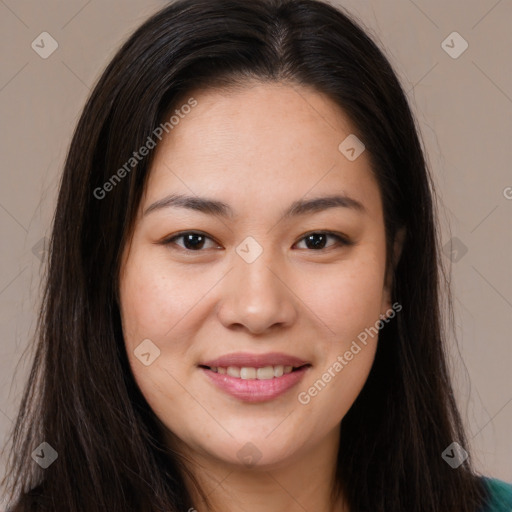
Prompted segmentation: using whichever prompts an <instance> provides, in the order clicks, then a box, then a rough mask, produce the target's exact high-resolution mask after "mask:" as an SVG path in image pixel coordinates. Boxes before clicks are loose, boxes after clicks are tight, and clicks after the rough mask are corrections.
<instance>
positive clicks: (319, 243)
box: [306, 233, 326, 249]
mask: <svg viewBox="0 0 512 512" xmlns="http://www.w3.org/2000/svg"><path fill="white" fill-rule="evenodd" d="M319 237H322V240H321V241H318V240H317V241H314V239H315V238H319ZM325 238H326V235H325V234H323V233H314V234H312V235H308V237H307V238H306V245H308V247H309V248H310V249H311V248H313V249H323V246H324V245H325ZM310 241H312V242H313V243H312V244H311V246H309V244H308V242H310Z"/></svg>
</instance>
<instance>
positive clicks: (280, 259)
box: [120, 82, 401, 512]
mask: <svg viewBox="0 0 512 512" xmlns="http://www.w3.org/2000/svg"><path fill="white" fill-rule="evenodd" d="M191 96H193V97H194V98H195V99H196V100H197V102H198V104H197V106H196V107H195V108H193V109H192V111H191V112H190V113H189V114H187V115H186V116H185V117H184V118H183V119H182V120H181V121H180V123H179V125H177V126H176V127H175V128H174V129H173V130H172V131H171V132H170V133H169V134H168V135H167V136H166V138H164V139H163V141H162V143H161V144H160V145H159V146H158V147H157V149H156V150H155V151H156V154H155V159H154V161H153V163H152V167H151V170H150V176H149V180H148V183H147V188H146V190H145V193H144V196H143V199H142V201H141V205H140V211H139V215H138V218H137V221H136V224H135V228H134V232H133V238H132V240H131V244H129V245H128V246H127V247H126V249H125V251H124V255H123V261H122V268H121V280H120V300H121V314H122V322H123V331H124V335H125V343H126V349H127V353H128V357H129V360H130V365H131V368H132V371H133V375H134V377H135V379H136V382H137V384H138V386H139V387H140V389H141V391H142V393H143V395H144V396H145V398H146V400H147V401H148V403H149V405H150V406H151V408H152V409H153V410H154V412H155V414H156V415H157V416H158V418H159V419H160V420H161V422H162V424H163V425H164V428H165V436H166V439H167V440H168V443H169V447H172V448H173V449H175V450H177V451H178V452H180V453H183V454H184V456H185V457H186V459H187V462H186V463H187V465H188V467H189V468H190V470H191V471H192V473H193V474H195V475H196V477H197V478H198V480H199V483H200V485H201V486H202V487H203V488H204V489H205V491H206V492H207V494H209V500H211V503H212V504H213V509H217V510H224V511H228V512H229V511H235V510H237V511H239V510H243V511H247V512H251V511H261V510H266V511H271V512H278V511H289V512H295V511H301V512H303V511H304V510H315V511H319V512H322V511H325V512H327V511H330V510H334V509H335V508H334V504H333V503H331V502H330V500H329V493H330V490H331V488H332V486H333V483H334V470H335V462H336V454H337V451H338V447H339V440H338V437H339V435H338V434H339V426H340V422H341V420H342V418H343V416H344V415H345V414H346V412H347V411H348V409H349V408H350V406H351V405H352V403H353V402H354V400H355V399H356V398H357V396H358V394H359V392H360V391H361V389H362V387H363V385H364V383H365V381H366V379H367V377H368V374H369V371H370V369H371V366H372V363H373V360H374V355H375V350H376V343H377V336H374V337H373V338H372V337H369V338H368V343H367V345H366V346H364V345H362V344H361V343H359V345H360V346H361V348H362V350H361V351H360V352H359V353H357V355H355V356H354V357H353V359H352V360H351V361H350V362H348V364H347V365H346V366H344V367H343V369H342V370H341V371H339V372H337V373H336V372H335V377H334V378H332V379H331V380H330V382H329V383H327V384H326V386H325V387H324V388H323V389H322V390H321V391H320V392H318V393H317V394H316V396H314V397H312V398H311V400H310V401H309V403H307V404H301V403H300V402H299V401H298V394H299V393H300V392H303V391H307V390H308V388H310V387H311V386H312V385H313V383H314V382H315V381H317V380H318V379H320V378H322V374H324V373H325V372H326V371H327V369H328V368H329V367H332V366H333V363H335V362H336V361H337V357H338V356H339V355H342V356H343V354H344V353H345V352H346V351H347V350H348V349H349V348H350V346H351V344H352V342H353V341H354V340H356V339H357V336H358V335H359V334H360V333H361V332H363V331H364V330H365V328H368V327H370V326H374V325H375V323H376V322H378V320H379V318H381V315H389V312H390V311H391V300H390V285H391V276H390V275H389V274H388V275H386V271H385V270H386V269H385V261H386V254H385V250H386V247H385V231H384V219H383V211H382V203H381V197H380V191H379V187H378V185H377V182H376V181H375V179H374V176H373V174H372V172H371V170H370V162H369V159H368V154H367V152H363V153H362V154H361V155H360V156H359V157H358V158H357V159H356V160H355V161H349V160H348V159H347V158H346V157H345V156H344V155H343V154H342V153H341V152H340V151H339V150H338V146H339V144H340V143H341V142H342V141H343V140H344V139H345V138H346V137H347V136H348V135H349V134H352V133H354V132H355V129H354V127H353V126H352V124H351V122H350V120H349V118H348V117H347V116H346V115H345V114H344V112H343V111H342V110H341V109H340V108H339V107H338V106H337V105H336V104H335V103H333V102H332V101H331V100H330V99H328V98H327V97H325V96H323V95H322V94H320V93H318V92H316V91H315V90H313V89H309V88H306V87H304V86H298V85H293V86H292V85H289V84H284V83H279V84H276V83H273V84H269V83H259V82H254V83H248V84H247V86H246V87H244V88H243V89H242V90H237V91H229V92H227V91H220V90H207V91H204V90H202V91H194V94H191ZM171 193H175V194H187V195H193V196H201V197H208V198H211V199H216V200H221V201H224V202H225V203H228V204H229V205H230V206H231V207H232V208H233V210H234V211H235V213H236V216H235V217H233V218H219V217H215V216H213V215H208V214H205V213H202V212H198V211H193V210H188V209H184V208H178V207H169V208H162V209H157V210H154V211H152V212H150V213H148V214H146V215H144V214H143V212H144V211H145V210H146V209H147V208H148V207H149V206H150V205H152V204H153V203H155V202H156V201H158V200H161V199H162V198H164V197H166V196H167V195H168V194H171ZM333 193H340V194H341V193H344V194H346V195H348V196H350V197H351V198H354V199H356V200H357V201H359V202H360V203H362V205H363V206H364V208H365V211H364V212H359V211H357V210H355V209H350V208H345V207H337V208H330V209H325V210H323V211H321V212H315V213H307V214H304V215H301V216H297V217H292V218H288V219H281V220H280V217H281V212H282V211H283V210H284V209H285V208H286V207H288V206H289V205H290V204H291V203H292V202H293V201H295V200H298V199H311V198H313V197H321V196H326V195H331V194H333ZM191 230H192V231H200V232H203V233H204V234H206V235H207V237H209V238H206V239H205V241H204V245H203V246H202V247H200V248H199V249H196V250H194V249H190V248H189V249H186V248H185V247H187V246H186V245H185V243H186V240H184V238H179V239H177V240H175V241H174V243H171V244H168V245H165V244H160V243H159V242H161V241H162V240H164V239H166V238H169V237H170V236H171V235H173V234H175V233H179V232H183V231H191ZM322 231H334V232H338V233H340V234H344V235H346V236H347V237H348V238H349V239H350V240H352V241H353V242H354V244H353V245H342V244H341V243H339V242H338V241H337V239H336V238H333V237H331V236H329V237H328V238H327V239H326V240H325V242H324V244H325V245H324V246H321V247H324V248H321V249H315V248H314V247H312V246H311V245H309V246H308V245H307V243H306V242H307V241H306V239H305V238H304V237H305V235H307V234H309V233H310V232H315V233H317V232H322ZM248 236H251V237H253V238H254V239H255V240H256V241H257V242H258V243H259V244H260V246H261V247H262V249H263V252H262V254H261V255H260V256H259V257H258V258H257V259H256V260H255V261H254V262H252V263H248V262H246V261H245V260H244V259H243V258H241V257H240V256H239V254H238V253H237V252H236V248H237V247H238V246H239V245H240V244H241V242H242V241H244V240H245V239H246V237H248ZM189 247H190V246H189ZM395 250H396V251H400V250H401V248H400V247H398V248H396V247H395ZM144 339H150V340H151V341H152V343H154V344H155V345H156V346H157V347H158V348H159V350H160V355H159V357H157V358H156V359H155V360H154V362H152V364H150V365H149V366H145V365H144V364H141V362H140V360H139V359H138V358H137V357H135V355H134V350H135V349H136V347H137V346H138V345H139V344H140V343H141V341H142V340H144ZM238 351H243V352H250V353H253V354H262V353H268V352H284V353H287V354H291V355H295V356H298V357H301V358H303V359H304V360H307V361H309V362H310V363H311V367H310V368H309V369H308V370H307V372H306V374H305V375H304V378H303V379H302V381H301V382H300V383H299V384H298V385H297V386H295V387H294V388H292V389H291V390H289V391H287V392H286V393H285V394H284V395H281V396H280V397H278V398H276V399H273V400H270V401H267V402H262V403H247V402H243V401H240V400H238V399H236V398H234V397H232V396H230V395H228V394H226V393H225V392H223V391H221V390H219V389H218V388H217V387H216V386H214V385H213V384H212V383H211V382H210V380H209V379H208V378H207V377H206V375H205V374H204V372H203V371H202V370H201V369H199V368H198V366H197V365H198V364H199V363H200V362H204V361H205V360H207V359H212V358H215V357H218V356H221V355H224V354H228V353H232V352H238ZM249 442H250V443H252V444H253V445H254V446H255V447H256V449H257V452H256V451H254V453H255V454H256V453H258V456H259V457H260V458H259V459H258V460H257V461H256V460H255V463H254V464H253V465H252V466H251V467H247V466H246V465H245V464H244V463H243V461H242V460H241V459H240V458H239V456H238V455H237V452H238V451H239V450H240V449H241V448H242V447H244V445H246V443H249ZM253 450H254V449H253ZM256 458H257V456H256V455H255V459H256ZM189 485H190V492H191V493H192V496H193V497H194V499H195V501H194V503H193V504H191V507H192V506H195V507H196V508H197V509H198V510H205V507H204V506H203V504H202V503H201V502H200V498H199V496H198V494H197V493H196V491H195V490H194V489H193V487H192V485H191V484H190V483H189ZM335 505H336V506H337V507H338V508H337V510H348V508H346V505H344V504H343V499H342V497H341V498H340V499H339V501H338V502H337V503H336V504H335Z"/></svg>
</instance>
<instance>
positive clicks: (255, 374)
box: [200, 363, 311, 380]
mask: <svg viewBox="0 0 512 512" xmlns="http://www.w3.org/2000/svg"><path fill="white" fill-rule="evenodd" d="M309 366H311V364H309V363H308V364H303V365H301V366H289V365H286V366H285V365H275V366H270V365H268V366H262V367H259V368H255V367H251V366H242V367H240V366H227V367H226V366H205V365H200V368H204V369H206V370H210V371H212V372H214V373H218V374H220V375H228V376H230V377H234V378H237V379H241V380H271V379H275V378H279V377H282V376H283V375H286V374H288V373H293V372H295V371H298V370H301V369H305V368H306V367H309Z"/></svg>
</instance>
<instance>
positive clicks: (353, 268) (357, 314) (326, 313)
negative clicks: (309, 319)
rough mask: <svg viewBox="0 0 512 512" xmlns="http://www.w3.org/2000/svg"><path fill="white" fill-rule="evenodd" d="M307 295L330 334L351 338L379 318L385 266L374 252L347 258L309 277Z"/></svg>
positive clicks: (308, 301)
mask: <svg viewBox="0 0 512 512" xmlns="http://www.w3.org/2000/svg"><path fill="white" fill-rule="evenodd" d="M303 294H304V295H303V296H304V297H305V298H306V300H305V302H307V304H308V306H310V308H311V309H312V310H313V311H314V312H315V313H316V314H317V316H318V318H320V319H321V320H322V321H323V324H324V325H325V326H327V327H328V328H329V329H328V330H327V333H328V334H329V337H332V336H334V337H336V338H338V339H340V340H347V339H348V338H349V337H351V336H357V334H358V333H359V332H361V331H362V330H364V328H366V327H368V326H369V325H373V324H374V323H375V321H376V320H378V318H379V313H380V309H381V302H382V294H383V266H382V264H381V262H380V260H378V259H377V258H375V257H372V255H371V254H370V255H369V256H368V257H366V258H364V259H363V258H359V259H358V258H354V259H353V260H351V261H346V262H343V263H342V264H340V265H339V268H338V269H335V270H333V269H329V270H328V271H326V272H325V274H318V273H316V274H314V275H312V274H310V275H308V276H307V277H305V280H304V291H303Z"/></svg>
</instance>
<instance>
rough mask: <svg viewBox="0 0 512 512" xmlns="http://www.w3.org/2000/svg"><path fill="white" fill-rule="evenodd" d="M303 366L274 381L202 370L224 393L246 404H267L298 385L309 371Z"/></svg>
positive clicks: (206, 369) (275, 378)
mask: <svg viewBox="0 0 512 512" xmlns="http://www.w3.org/2000/svg"><path fill="white" fill-rule="evenodd" d="M308 368H309V367H308V366H303V367H302V368H299V369H298V370H295V371H293V372H291V373H285V374H284V375H282V376H281V377H274V378H273V379H266V380H258V379H239V378H236V377H231V376H230V375H227V374H225V373H224V374H221V373H216V372H214V371H212V370H210V369H208V368H200V369H201V370H202V371H203V372H204V373H205V374H206V375H207V376H208V377H209V378H210V379H211V380H212V382H213V383H214V384H215V385H216V386H217V387H218V388H220V389H221V390H222V391H224V392H226V393H228V394H230V395H231V396H234V397H235V398H238V399H239V400H243V401H244V402H266V401H267V400H273V399H274V398H277V397H278V396H280V395H282V394H284V393H286V391H288V390H289V389H290V388H292V387H293V386H295V385H296V384H298V383H299V382H300V381H301V380H302V378H303V377H304V374H305V373H306V371H307V370H308Z"/></svg>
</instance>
